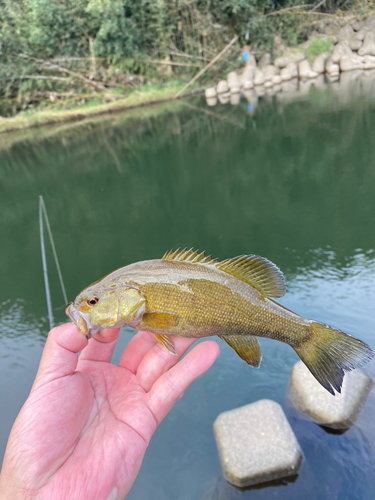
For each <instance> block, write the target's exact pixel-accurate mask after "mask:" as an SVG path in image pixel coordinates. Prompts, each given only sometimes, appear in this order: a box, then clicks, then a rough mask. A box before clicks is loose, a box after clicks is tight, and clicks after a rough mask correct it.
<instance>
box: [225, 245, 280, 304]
mask: <svg viewBox="0 0 375 500" xmlns="http://www.w3.org/2000/svg"><path fill="white" fill-rule="evenodd" d="M216 268H217V269H220V271H224V272H225V273H227V274H230V275H232V276H234V277H236V278H238V279H239V280H241V281H244V282H245V283H247V284H249V285H251V286H252V287H254V288H255V289H256V290H258V292H259V293H261V294H262V295H263V296H264V297H274V298H279V297H282V296H283V295H284V294H285V284H284V276H283V274H282V272H281V271H280V269H279V268H278V267H277V266H275V264H273V263H272V262H270V261H269V260H267V259H265V258H264V257H259V256H258V255H239V256H238V257H234V258H233V259H227V260H223V261H222V262H219V263H217V264H216Z"/></svg>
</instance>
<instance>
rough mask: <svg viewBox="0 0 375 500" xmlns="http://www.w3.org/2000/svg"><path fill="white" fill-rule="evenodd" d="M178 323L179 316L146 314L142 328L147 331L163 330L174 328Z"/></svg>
mask: <svg viewBox="0 0 375 500" xmlns="http://www.w3.org/2000/svg"><path fill="white" fill-rule="evenodd" d="M177 322H178V316H176V315H175V314H171V313H161V312H160V313H159V312H155V313H144V314H143V317H142V321H141V322H140V326H141V327H142V328H144V329H145V330H147V329H150V330H151V331H152V330H163V329H167V328H172V327H173V326H175V325H176V324H177Z"/></svg>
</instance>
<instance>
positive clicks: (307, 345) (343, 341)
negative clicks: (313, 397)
mask: <svg viewBox="0 0 375 500" xmlns="http://www.w3.org/2000/svg"><path fill="white" fill-rule="evenodd" d="M309 333H310V335H309V338H308V339H307V340H306V341H305V342H303V343H301V344H300V345H299V346H298V347H294V350H295V351H296V353H297V354H298V356H299V357H300V358H301V360H302V361H303V362H304V363H305V365H306V366H307V368H308V369H309V370H310V372H311V373H312V374H313V375H314V377H315V378H316V380H317V381H318V382H319V383H320V384H321V385H322V386H323V387H324V388H325V389H327V391H328V392H330V393H331V394H333V395H335V392H334V389H335V390H336V391H337V392H338V393H341V386H342V381H343V378H344V375H345V372H348V371H351V370H354V369H355V368H359V367H361V366H364V365H365V364H366V363H368V362H369V361H370V360H371V359H372V358H373V357H374V352H373V351H372V350H371V348H370V347H369V346H368V345H367V344H365V343H364V342H362V340H359V339H357V338H355V337H352V336H351V335H349V334H347V333H344V332H342V331H341V330H336V329H335V328H331V327H330V326H327V325H324V324H322V323H318V322H315V321H313V322H312V323H311V325H310V327H309Z"/></svg>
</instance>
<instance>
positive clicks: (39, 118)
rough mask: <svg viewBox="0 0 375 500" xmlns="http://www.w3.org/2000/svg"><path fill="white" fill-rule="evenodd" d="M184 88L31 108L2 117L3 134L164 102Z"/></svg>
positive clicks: (197, 91) (145, 89)
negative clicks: (69, 104) (78, 103)
mask: <svg viewBox="0 0 375 500" xmlns="http://www.w3.org/2000/svg"><path fill="white" fill-rule="evenodd" d="M182 88H183V84H173V85H169V86H165V87H163V88H161V87H160V88H148V87H147V86H144V87H143V88H140V89H137V90H134V91H133V92H131V93H129V94H128V95H127V96H126V97H123V98H121V97H119V96H118V95H117V96H116V95H113V97H114V98H116V100H115V101H113V102H107V103H104V104H97V102H95V101H93V102H91V103H88V104H85V105H81V106H75V107H72V108H70V109H51V108H42V109H34V110H28V111H25V112H21V113H19V114H18V115H16V116H14V117H9V118H2V117H0V133H6V132H16V131H20V130H24V129H28V128H35V127H42V126H44V125H56V124H59V123H65V122H74V121H79V120H84V119H86V118H91V117H95V116H100V115H104V114H108V113H115V112H119V111H125V110H127V109H134V108H139V107H144V106H150V105H153V104H160V103H165V102H169V101H173V100H175V99H176V94H178V92H179V91H180V90H181V89H182ZM200 93H203V89H200V88H197V87H195V88H194V89H193V90H191V91H190V92H188V93H186V94H184V95H183V96H179V97H178V98H182V97H189V96H192V95H197V94H200ZM98 99H100V94H98V96H97V100H98Z"/></svg>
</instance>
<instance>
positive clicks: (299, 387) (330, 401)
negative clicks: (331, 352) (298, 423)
mask: <svg viewBox="0 0 375 500" xmlns="http://www.w3.org/2000/svg"><path fill="white" fill-rule="evenodd" d="M373 385H374V382H373V381H372V379H371V378H370V377H369V376H368V375H366V374H365V373H364V372H363V371H361V370H354V371H352V372H349V373H346V375H345V377H344V382H343V385H342V389H341V394H336V395H335V396H332V394H330V393H329V392H328V391H326V390H325V389H324V388H323V387H322V386H321V385H320V384H319V382H317V381H316V380H315V378H314V377H313V376H312V375H311V373H310V372H309V370H308V369H307V368H306V366H305V365H304V364H303V363H302V361H298V363H296V364H295V365H294V367H293V368H292V372H291V374H290V382H289V397H290V399H291V401H292V403H293V404H294V406H295V407H296V408H297V409H298V410H299V411H301V412H303V413H305V414H306V415H308V416H309V417H310V418H311V419H312V420H313V421H314V422H316V423H317V424H320V425H324V426H325V427H330V428H331V429H347V428H348V427H350V426H351V425H353V424H354V422H355V421H356V419H357V417H358V415H359V414H360V413H361V411H362V408H363V406H364V404H365V402H366V399H367V397H368V395H369V394H370V391H371V389H372V386H373Z"/></svg>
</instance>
